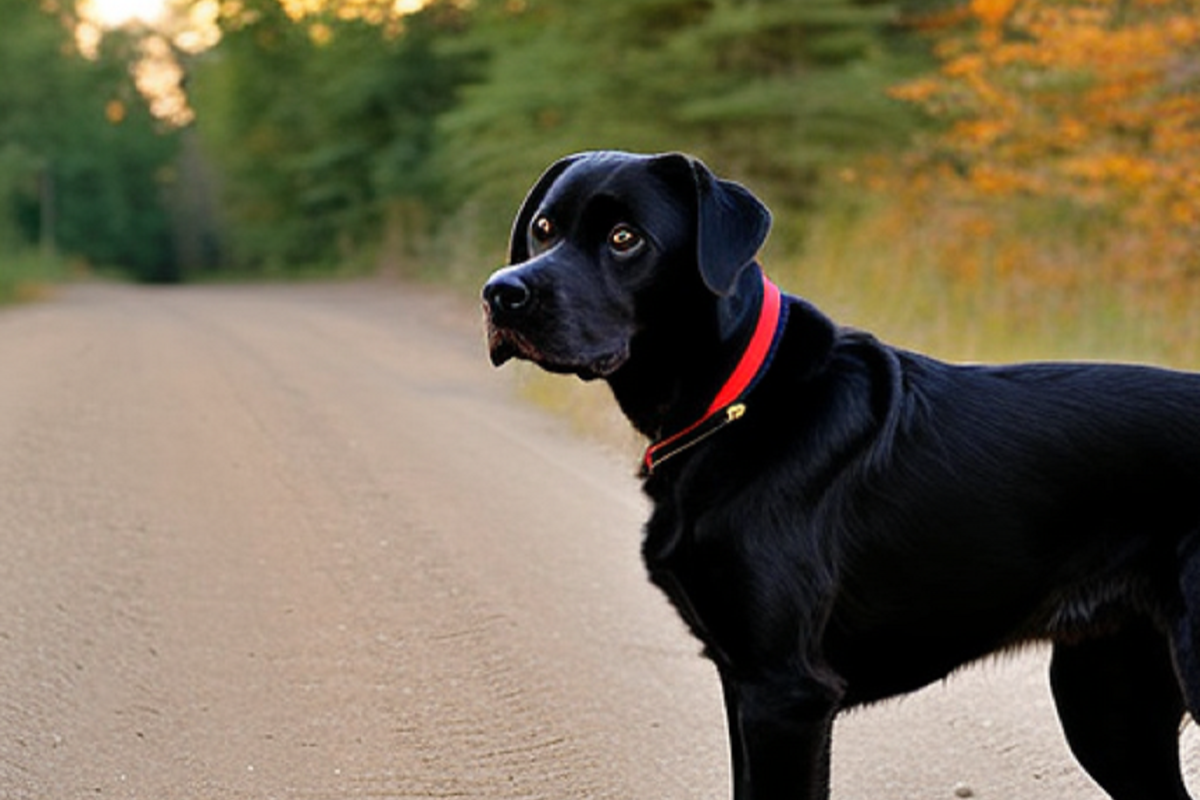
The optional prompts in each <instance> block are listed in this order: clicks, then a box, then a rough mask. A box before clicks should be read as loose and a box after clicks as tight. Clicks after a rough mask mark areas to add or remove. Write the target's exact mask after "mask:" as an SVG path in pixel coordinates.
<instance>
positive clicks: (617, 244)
mask: <svg viewBox="0 0 1200 800" xmlns="http://www.w3.org/2000/svg"><path fill="white" fill-rule="evenodd" d="M644 241H645V240H644V239H642V235H641V234H640V233H638V232H637V231H635V230H634V229H633V228H631V227H629V226H628V225H618V226H617V227H615V228H613V231H612V233H610V234H609V235H608V246H609V247H611V248H612V249H613V252H614V253H617V254H619V255H628V254H630V253H632V252H634V251H635V250H637V249H638V248H640V247H641V246H642V243H643V242H644Z"/></svg>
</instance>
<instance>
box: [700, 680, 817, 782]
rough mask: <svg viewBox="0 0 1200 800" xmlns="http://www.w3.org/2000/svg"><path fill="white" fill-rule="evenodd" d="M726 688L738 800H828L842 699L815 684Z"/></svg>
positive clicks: (735, 683) (727, 683) (738, 683)
mask: <svg viewBox="0 0 1200 800" xmlns="http://www.w3.org/2000/svg"><path fill="white" fill-rule="evenodd" d="M722 684H723V686H724V689H725V708H726V713H727V715H728V719H729V738H730V749H731V752H732V768H733V787H734V794H733V796H734V800H783V799H784V798H786V800H827V798H828V797H829V757H830V742H831V734H832V731H833V718H834V716H835V715H836V714H837V709H838V702H837V698H838V693H837V692H836V691H834V690H832V689H830V688H829V687H827V686H823V685H822V684H820V683H819V682H817V681H815V680H812V681H801V682H794V681H792V682H788V683H786V684H783V683H779V682H774V681H745V680H735V679H732V678H729V677H728V676H725V675H722Z"/></svg>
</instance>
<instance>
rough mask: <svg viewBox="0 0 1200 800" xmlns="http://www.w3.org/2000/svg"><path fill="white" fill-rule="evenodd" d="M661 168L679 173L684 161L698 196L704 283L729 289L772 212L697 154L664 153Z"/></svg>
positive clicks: (754, 250) (699, 251) (747, 261)
mask: <svg viewBox="0 0 1200 800" xmlns="http://www.w3.org/2000/svg"><path fill="white" fill-rule="evenodd" d="M657 161H658V162H659V164H658V166H659V167H660V168H662V167H665V168H666V170H667V171H669V172H673V173H675V174H678V171H679V170H680V168H682V167H686V174H687V179H686V180H687V183H688V184H689V186H688V191H691V192H693V193H694V196H695V201H696V260H697V264H698V265H699V267H700V276H701V277H702V278H703V279H704V284H705V285H706V286H707V287H708V288H709V289H710V290H712V292H713V293H714V294H717V295H722V296H724V295H728V294H730V293H731V292H732V291H733V287H734V286H736V285H737V279H738V276H739V275H741V273H742V270H743V269H745V268H746V267H747V266H749V265H750V263H751V262H753V260H754V256H755V255H757V254H758V250H759V248H761V247H762V245H763V242H765V241H766V239H767V232H768V231H770V230H771V212H770V211H768V210H767V207H766V206H764V205H763V204H762V202H761V201H760V200H759V199H758V198H757V197H755V196H754V195H753V194H751V193H750V190H749V189H747V188H746V187H744V186H742V185H741V184H738V183H734V182H733V181H727V180H721V179H720V178H718V177H716V176H715V175H713V174H712V172H710V171H709V169H708V167H706V166H705V165H704V164H703V163H702V162H701V161H700V160H699V159H695V158H692V157H691V156H685V155H681V154H677V153H672V154H668V155H665V156H660V157H659V158H658V159H657Z"/></svg>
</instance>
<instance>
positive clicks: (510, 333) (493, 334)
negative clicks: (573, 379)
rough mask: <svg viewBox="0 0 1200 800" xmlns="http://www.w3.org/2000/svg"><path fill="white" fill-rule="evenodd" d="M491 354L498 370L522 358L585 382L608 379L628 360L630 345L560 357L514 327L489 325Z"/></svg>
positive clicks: (489, 322) (490, 322)
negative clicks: (584, 354) (605, 350)
mask: <svg viewBox="0 0 1200 800" xmlns="http://www.w3.org/2000/svg"><path fill="white" fill-rule="evenodd" d="M487 340H488V352H489V355H490V356H491V359H492V366H495V367H499V366H501V365H503V364H505V363H506V362H508V361H509V360H511V359H514V358H516V359H521V360H524V361H530V362H532V363H534V364H537V365H538V366H539V367H541V368H542V369H544V370H546V371H547V372H555V373H562V374H569V375H577V376H579V377H580V378H583V379H584V380H594V379H596V378H607V377H608V376H610V375H612V374H613V373H614V372H616V371H617V370H618V369H620V368H621V367H622V366H624V364H625V362H626V361H627V360H628V359H629V347H628V346H627V345H625V346H622V347H620V348H617V349H616V350H613V351H609V352H604V353H601V354H599V355H595V356H578V357H575V356H561V355H558V354H555V353H550V352H547V351H546V350H545V349H544V348H542V347H539V346H538V345H537V344H535V343H534V342H533V341H532V340H531V339H530V338H529V337H528V336H527V335H526V334H524V333H522V332H521V331H518V330H516V329H514V328H509V327H503V326H499V325H496V324H495V322H494V321H493V320H492V319H490V317H489V319H488V322H487Z"/></svg>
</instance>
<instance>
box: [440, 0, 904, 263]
mask: <svg viewBox="0 0 1200 800" xmlns="http://www.w3.org/2000/svg"><path fill="white" fill-rule="evenodd" d="M472 22H473V24H472V28H471V31H470V34H469V36H470V38H471V40H472V42H473V43H474V45H475V46H476V47H478V48H479V49H481V50H483V51H484V52H486V53H487V54H488V64H487V69H486V71H485V73H484V75H483V79H482V80H480V81H478V82H476V83H473V84H472V85H470V86H469V87H468V88H467V89H466V90H465V91H464V93H463V101H462V103H461V104H459V105H458V106H456V107H455V108H454V109H453V110H451V111H450V112H449V113H447V114H446V115H444V117H443V118H442V119H441V120H440V123H439V125H440V130H441V132H442V136H443V140H444V147H443V148H442V149H441V152H440V157H441V161H442V168H443V170H444V173H445V175H446V177H447V180H448V181H449V182H450V183H451V186H452V188H453V189H454V191H455V197H456V199H457V200H458V201H459V202H460V203H462V204H463V206H465V207H466V208H468V209H471V210H480V209H481V210H482V212H483V214H484V215H485V216H486V217H487V219H488V220H490V221H491V224H490V225H489V226H487V230H486V233H485V235H486V236H487V237H488V238H489V239H493V240H494V239H497V238H499V237H501V236H502V234H503V231H502V226H503V225H504V224H506V223H507V219H508V217H509V216H510V214H511V208H512V207H513V206H514V205H515V202H516V201H517V200H519V198H520V192H521V191H522V190H523V189H524V188H525V187H526V186H528V184H529V183H530V181H531V176H533V175H536V174H537V173H538V171H540V170H541V169H542V168H544V167H545V166H546V165H547V164H548V163H550V162H551V161H552V160H554V159H555V158H557V157H559V156H562V155H564V154H566V153H569V152H573V151H578V150H585V149H592V148H623V149H633V150H648V151H660V150H688V151H690V152H693V153H695V154H697V155H700V156H701V157H704V158H706V159H709V160H711V161H712V162H713V163H714V164H719V165H720V167H721V169H722V171H723V172H724V173H725V174H728V175H732V176H734V177H738V178H741V179H743V180H747V181H750V182H753V183H754V185H755V187H756V189H757V190H758V191H759V192H761V193H763V194H764V195H766V196H767V197H768V198H769V199H770V200H771V201H772V202H774V203H779V204H784V205H785V206H789V207H791V208H799V207H801V206H803V205H805V204H807V203H809V202H811V201H812V200H813V198H814V197H815V194H816V191H817V178H818V174H819V173H820V172H821V170H823V169H826V168H829V167H830V166H831V165H835V164H839V163H846V162H847V161H848V160H851V159H853V158H855V157H856V156H858V155H861V154H862V153H863V152H866V151H869V150H872V149H875V148H880V147H887V146H889V145H895V144H897V143H899V142H901V141H902V140H903V137H904V134H905V132H906V131H907V130H908V128H909V126H910V124H911V121H912V117H913V115H912V114H911V113H910V112H909V111H908V110H907V109H905V108H904V107H903V106H902V105H901V104H900V103H897V102H895V101H893V100H891V99H889V98H888V97H887V95H886V93H885V91H884V90H885V88H886V87H887V86H888V85H889V84H890V83H891V82H893V81H894V80H896V79H897V78H898V77H900V76H904V75H908V74H912V73H913V72H914V71H915V69H916V68H917V65H919V64H923V63H925V62H924V61H923V60H922V58H921V55H920V54H921V49H920V48H919V47H917V46H915V45H914V44H913V42H912V40H911V39H906V38H904V37H902V36H900V32H901V27H900V24H899V22H900V18H899V16H898V14H897V11H896V8H895V6H894V5H893V4H889V3H884V2H879V1H878V0H805V1H804V2H800V1H799V0H764V2H757V3H735V2H717V1H714V0H630V1H629V2H623V3H595V4H586V5H585V4H578V3H570V2H567V0H526V1H523V2H512V0H481V2H479V3H478V4H477V6H476V9H475V12H474V14H473V18H472ZM477 213H478V211H477Z"/></svg>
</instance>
